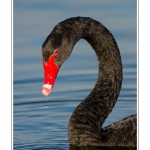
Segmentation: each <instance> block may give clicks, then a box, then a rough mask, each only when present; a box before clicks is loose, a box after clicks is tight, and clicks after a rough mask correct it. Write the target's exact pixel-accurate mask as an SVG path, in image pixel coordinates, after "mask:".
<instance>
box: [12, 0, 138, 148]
mask: <svg viewBox="0 0 150 150" xmlns="http://www.w3.org/2000/svg"><path fill="white" fill-rule="evenodd" d="M135 3H136V2H135V1H132V0H131V1H124V2H122V1H120V0H115V1H113V3H112V2H110V1H109V0H106V1H97V0H94V1H86V4H85V3H83V2H81V1H69V0H64V1H63V2H57V1H53V2H52V1H46V0H43V1H36V0H33V1H29V0H22V1H18V0H14V53H13V54H14V67H13V70H14V72H13V78H14V79H13V80H14V85H13V104H14V106H13V124H14V126H13V130H14V131H13V146H14V149H15V150H22V149H26V150H28V149H34V150H37V149H53V150H54V149H55V150H61V149H62V150H64V149H71V150H72V149H73V150H74V149H84V150H85V149H93V150H95V149H120V150H122V149H134V148H110V147H109V148H106V147H105V148H91V147H90V148H75V147H70V148H69V141H68V129H67V127H68V120H69V118H70V116H71V114H72V112H73V110H74V109H75V107H76V106H77V105H78V104H79V103H80V102H81V101H82V100H83V99H84V98H85V97H86V96H87V95H88V94H89V93H90V91H91V90H92V88H93V87H94V84H95V83H96V80H97V75H98V69H97V65H98V64H97V58H96V56H95V53H94V52H93V50H91V49H92V48H91V47H90V45H89V44H88V43H87V42H86V41H85V40H80V41H79V42H78V43H77V44H76V45H75V47H74V50H73V53H72V55H71V56H70V57H69V59H68V60H67V61H66V62H65V63H64V64H63V66H62V67H61V69H60V71H59V74H58V77H57V80H56V83H55V86H54V89H53V92H52V93H51V94H50V96H49V97H47V98H45V97H43V95H42V94H41V87H42V84H43V68H42V55H41V46H42V44H43V42H44V40H45V38H46V37H47V35H48V34H49V33H50V32H51V30H52V29H53V27H54V25H56V24H57V23H58V22H60V21H62V20H64V19H66V18H69V17H72V16H89V17H92V18H94V19H96V20H98V21H100V22H102V24H104V25H105V26H106V27H107V28H108V29H109V30H110V31H111V32H112V33H113V35H114V37H115V39H116V41H117V43H118V46H119V49H120V53H121V57H122V63H123V75H124V79H123V83H122V90H121V92H120V96H119V99H118V101H117V103H116V105H115V107H114V109H113V110H112V112H111V114H110V115H109V116H108V118H107V120H106V121H105V123H104V124H103V126H107V125H109V124H111V123H113V122H116V121H117V120H119V119H121V118H124V117H126V116H129V115H131V114H134V113H136V95H137V93H136V18H135V16H136V4H135ZM83 60H84V61H83Z"/></svg>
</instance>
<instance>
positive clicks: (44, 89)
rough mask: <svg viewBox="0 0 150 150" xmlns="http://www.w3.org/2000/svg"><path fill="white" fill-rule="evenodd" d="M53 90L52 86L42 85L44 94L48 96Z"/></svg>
mask: <svg viewBox="0 0 150 150" xmlns="http://www.w3.org/2000/svg"><path fill="white" fill-rule="evenodd" d="M51 91H52V87H51V88H50V89H48V88H45V87H42V94H43V95H44V96H45V97H47V96H48V95H49V94H50V93H51Z"/></svg>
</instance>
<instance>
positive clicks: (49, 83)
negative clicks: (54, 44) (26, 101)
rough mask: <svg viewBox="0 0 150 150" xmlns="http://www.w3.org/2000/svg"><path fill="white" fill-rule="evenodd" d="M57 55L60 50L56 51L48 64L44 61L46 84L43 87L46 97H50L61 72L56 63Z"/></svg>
mask: <svg viewBox="0 0 150 150" xmlns="http://www.w3.org/2000/svg"><path fill="white" fill-rule="evenodd" d="M57 53H58V50H57V51H56V50H55V51H54V53H53V54H52V55H51V56H50V57H49V60H48V62H47V63H45V62H44V61H43V68H44V84H43V87H42V94H43V95H44V96H48V95H49V94H50V92H51V91H52V88H53V86H54V83H55V79H56V76H57V73H58V70H59V67H58V66H57V65H56V63H55V56H56V55H57Z"/></svg>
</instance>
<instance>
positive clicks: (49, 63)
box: [42, 31, 73, 96]
mask: <svg viewBox="0 0 150 150" xmlns="http://www.w3.org/2000/svg"><path fill="white" fill-rule="evenodd" d="M72 48H73V44H71V43H70V42H69V40H68V38H66V36H65V35H64V36H63V34H62V33H57V32H56V31H55V32H54V31H52V33H51V34H50V35H49V36H48V37H47V39H46V40H45V42H44V43H43V46H42V56H43V60H42V61H43V62H42V63H43V69H44V84H43V87H42V94H43V95H44V96H48V95H49V94H50V93H51V91H52V88H53V86H54V83H55V79H56V77H57V74H58V71H59V68H60V67H61V66H62V64H63V62H64V61H65V60H66V59H67V58H68V57H69V55H70V54H71V52H72Z"/></svg>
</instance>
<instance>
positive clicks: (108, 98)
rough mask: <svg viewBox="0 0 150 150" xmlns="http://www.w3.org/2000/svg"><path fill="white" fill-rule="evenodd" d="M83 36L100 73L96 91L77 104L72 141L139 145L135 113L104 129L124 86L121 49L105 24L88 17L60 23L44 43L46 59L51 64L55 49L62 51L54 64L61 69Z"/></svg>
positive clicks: (70, 131)
mask: <svg viewBox="0 0 150 150" xmlns="http://www.w3.org/2000/svg"><path fill="white" fill-rule="evenodd" d="M81 38H82V39H85V40H86V41H87V42H88V43H89V44H90V45H91V46H92V48H93V49H94V51H95V53H96V56H97V60H98V64H99V68H98V69H99V73H98V79H97V83H96V84H95V86H94V88H93V90H92V91H91V93H90V94H89V95H88V96H87V97H86V98H85V99H84V100H83V101H82V102H81V103H80V104H79V105H78V106H77V107H76V109H75V110H74V112H73V114H72V116H71V118H70V120H69V124H68V137H69V141H70V144H71V145H75V146H128V147H136V144H137V138H136V132H137V129H136V124H137V123H136V122H137V119H136V115H131V116H129V117H126V118H124V119H122V120H120V121H118V122H116V123H114V124H112V125H110V126H107V127H105V128H102V125H103V123H104V121H105V119H106V118H107V117H108V115H109V114H110V112H111V110H112V108H113V107H114V105H115V103H116V101H117V98H118V96H119V92H120V89H121V85H122V62H121V57H120V52H119V48H118V46H117V43H116V41H115V39H114V37H113V35H112V34H111V33H110V32H109V30H108V29H107V28H106V27H104V26H103V25H102V24H101V23H100V22H98V21H96V20H93V19H92V18H89V17H74V18H69V19H67V20H64V21H62V22H60V23H58V24H57V25H56V26H55V27H54V29H53V30H52V32H51V33H50V34H49V35H48V37H47V38H46V40H45V42H44V43H43V45H42V56H43V61H44V62H45V64H46V63H47V64H48V62H49V58H50V57H51V56H52V55H54V50H57V51H59V53H57V55H55V57H54V63H55V65H56V66H57V67H58V68H60V67H61V65H62V64H63V62H64V61H65V60H66V59H67V58H68V57H69V56H70V54H71V52H72V49H73V47H74V45H75V44H76V43H77V42H78V41H79V40H80V39H81ZM47 64H46V65H47ZM50 66H51V65H50ZM50 68H51V67H50ZM45 74H46V71H45ZM56 75H57V73H56ZM51 78H53V77H51ZM48 84H49V83H48ZM52 87H53V85H52ZM48 94H49V93H48ZM48 94H47V95H48Z"/></svg>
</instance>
